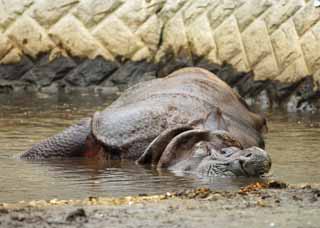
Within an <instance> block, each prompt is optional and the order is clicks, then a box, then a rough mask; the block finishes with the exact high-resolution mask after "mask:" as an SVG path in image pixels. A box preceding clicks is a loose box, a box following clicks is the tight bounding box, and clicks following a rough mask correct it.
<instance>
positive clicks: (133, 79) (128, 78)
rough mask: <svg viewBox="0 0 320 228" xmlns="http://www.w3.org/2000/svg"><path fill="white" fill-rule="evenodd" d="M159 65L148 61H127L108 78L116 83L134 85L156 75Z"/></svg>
mask: <svg viewBox="0 0 320 228" xmlns="http://www.w3.org/2000/svg"><path fill="white" fill-rule="evenodd" d="M156 72H157V66H156V65H155V64H153V63H149V62H146V61H138V62H131V61H129V62H126V63H125V64H124V65H122V66H121V67H120V68H119V69H118V70H117V71H116V72H115V73H114V74H112V76H111V77H110V78H109V79H108V81H111V82H112V83H114V84H115V85H129V86H130V85H133V84H136V83H138V82H140V81H146V80H150V79H153V78H155V77H156Z"/></svg>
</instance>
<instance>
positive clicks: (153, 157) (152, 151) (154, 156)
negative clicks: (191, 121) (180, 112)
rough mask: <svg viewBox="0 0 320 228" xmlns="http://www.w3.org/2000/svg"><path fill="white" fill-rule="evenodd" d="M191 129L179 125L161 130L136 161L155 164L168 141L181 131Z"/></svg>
mask: <svg viewBox="0 0 320 228" xmlns="http://www.w3.org/2000/svg"><path fill="white" fill-rule="evenodd" d="M191 129H193V128H192V127H190V126H179V127H175V128H171V129H167V130H165V131H163V132H162V133H161V134H160V135H159V136H158V137H156V138H155V139H154V140H153V141H152V142H151V143H150V145H149V146H148V147H147V149H146V150H145V151H144V153H143V154H142V155H141V156H140V158H139V159H138V160H137V161H136V162H137V163H138V164H140V165H145V164H152V165H156V164H157V163H158V161H159V159H160V157H161V155H162V153H163V151H164V150H165V148H166V147H167V145H168V144H169V143H170V141H171V140H172V139H173V138H174V137H176V136H177V135H179V134H181V133H182V132H185V131H189V130H191Z"/></svg>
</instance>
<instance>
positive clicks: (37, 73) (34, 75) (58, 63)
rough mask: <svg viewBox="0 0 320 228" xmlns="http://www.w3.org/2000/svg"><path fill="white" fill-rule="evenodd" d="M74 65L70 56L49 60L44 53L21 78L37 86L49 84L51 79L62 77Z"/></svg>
mask: <svg viewBox="0 0 320 228" xmlns="http://www.w3.org/2000/svg"><path fill="white" fill-rule="evenodd" d="M74 67H76V64H75V62H74V61H73V60H72V59H70V58H66V57H59V58H56V59H54V60H53V61H50V60H49V57H48V55H45V56H43V57H42V58H40V59H39V61H38V62H36V63H35V65H34V66H33V67H32V69H31V70H29V71H28V72H26V73H25V74H24V75H23V76H22V78H21V79H22V80H23V81H26V82H29V83H31V84H34V85H38V86H39V87H42V86H49V85H50V84H51V83H52V82H53V81H56V80H59V79H61V78H63V77H64V76H65V74H66V73H67V72H69V71H70V70H71V69H73V68H74Z"/></svg>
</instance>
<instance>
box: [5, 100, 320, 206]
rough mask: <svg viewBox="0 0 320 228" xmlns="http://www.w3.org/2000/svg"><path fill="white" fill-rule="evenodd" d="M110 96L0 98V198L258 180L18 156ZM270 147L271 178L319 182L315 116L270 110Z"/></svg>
mask: <svg viewBox="0 0 320 228" xmlns="http://www.w3.org/2000/svg"><path fill="white" fill-rule="evenodd" d="M112 99H114V98H110V97H101V96H93V95H89V94H82V95H73V96H65V95H60V96H53V97H52V96H51V97H47V96H46V95H41V94H40V95H39V94H38V95H30V96H18V95H17V96H16V97H15V96H5V95H1V96H0V202H16V201H21V200H32V199H51V198H60V199H69V198H84V197H88V196H124V195H137V194H140V193H147V194H156V193H163V192H165V191H176V190H179V189H187V188H194V187H199V186H205V187H210V188H214V189H219V190H232V189H238V188H239V187H241V186H244V185H246V184H248V183H251V182H255V181H256V180H255V179H247V178H236V179H232V178H203V177H196V176H192V175H182V174H181V173H180V174H177V173H175V174H174V173H170V172H162V173H159V172H157V171H156V170H150V169H146V168H143V167H140V166H136V165H135V164H133V163H131V162H121V163H119V162H115V163H112V164H106V163H103V164H102V163H99V164H97V163H96V162H93V161H88V160H84V159H73V160H71V159H69V160H66V161H50V162H39V161H33V162H30V161H20V160H17V159H15V158H14V156H15V155H17V154H19V153H21V152H22V151H24V150H26V149H27V148H29V147H30V146H31V145H32V144H33V143H35V142H38V141H39V140H41V139H44V138H46V137H48V136H50V135H52V134H54V133H56V132H58V131H60V130H62V129H63V128H64V127H66V126H69V125H70V124H72V123H74V122H76V120H78V119H80V118H81V117H85V116H90V115H92V114H93V112H94V111H95V110H97V109H101V108H102V107H105V106H107V105H108V103H110V102H111V101H112ZM267 115H268V118H269V133H268V135H267V137H266V138H267V149H268V151H269V152H270V154H271V156H272V159H273V167H272V176H273V178H279V179H282V180H284V181H286V182H289V183H320V170H319V167H320V150H319V147H320V140H319V138H320V126H319V125H320V118H317V117H316V116H315V115H288V114H284V113H273V114H270V113H269V114H267Z"/></svg>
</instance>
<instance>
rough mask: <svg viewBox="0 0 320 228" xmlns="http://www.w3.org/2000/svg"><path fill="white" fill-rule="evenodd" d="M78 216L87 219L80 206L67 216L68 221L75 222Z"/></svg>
mask: <svg viewBox="0 0 320 228" xmlns="http://www.w3.org/2000/svg"><path fill="white" fill-rule="evenodd" d="M78 218H80V219H85V220H87V215H86V212H85V210H84V209H83V208H78V209H77V210H75V211H72V212H70V213H69V214H68V216H67V217H66V221H68V222H73V221H75V220H77V219H78Z"/></svg>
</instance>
